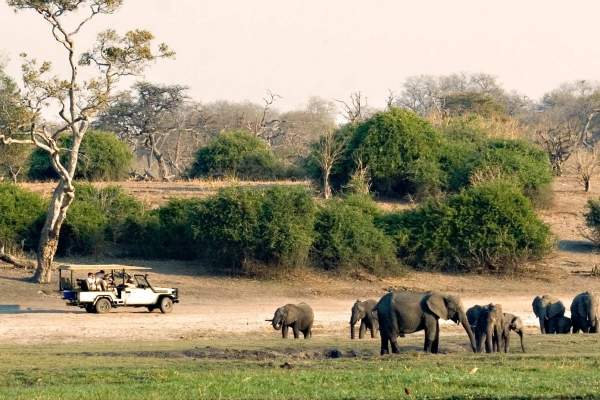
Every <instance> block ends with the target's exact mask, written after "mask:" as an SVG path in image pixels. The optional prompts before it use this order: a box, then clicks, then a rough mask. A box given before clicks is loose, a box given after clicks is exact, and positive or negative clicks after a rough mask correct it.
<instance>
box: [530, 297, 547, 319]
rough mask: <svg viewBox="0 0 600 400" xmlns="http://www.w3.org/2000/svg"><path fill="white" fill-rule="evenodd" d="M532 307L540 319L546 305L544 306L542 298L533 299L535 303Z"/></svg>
mask: <svg viewBox="0 0 600 400" xmlns="http://www.w3.org/2000/svg"><path fill="white" fill-rule="evenodd" d="M531 307H532V308H533V312H534V314H535V316H536V317H539V316H540V315H541V310H542V308H543V307H544V305H543V304H542V298H541V297H540V296H535V299H533V303H531Z"/></svg>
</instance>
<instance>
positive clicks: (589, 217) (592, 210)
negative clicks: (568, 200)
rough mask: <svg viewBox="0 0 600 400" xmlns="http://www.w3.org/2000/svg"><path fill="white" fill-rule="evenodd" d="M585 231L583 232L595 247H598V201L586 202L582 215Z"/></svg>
mask: <svg viewBox="0 0 600 400" xmlns="http://www.w3.org/2000/svg"><path fill="white" fill-rule="evenodd" d="M584 217H585V225H586V228H587V229H586V230H585V231H584V232H583V233H584V235H585V236H586V238H587V239H589V240H590V241H591V242H592V243H594V244H595V245H596V246H599V245H600V199H591V200H588V202H587V205H586V212H585V214H584Z"/></svg>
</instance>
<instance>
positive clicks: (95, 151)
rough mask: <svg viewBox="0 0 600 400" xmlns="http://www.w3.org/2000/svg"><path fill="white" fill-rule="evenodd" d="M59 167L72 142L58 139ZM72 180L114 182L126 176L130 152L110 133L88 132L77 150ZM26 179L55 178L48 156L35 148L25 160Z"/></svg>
mask: <svg viewBox="0 0 600 400" xmlns="http://www.w3.org/2000/svg"><path fill="white" fill-rule="evenodd" d="M60 142H61V147H62V148H64V149H65V150H64V152H63V154H61V160H63V164H64V163H65V162H66V161H67V160H68V157H69V151H68V149H70V148H71V142H72V139H71V138H70V137H63V138H61V139H60ZM79 153H80V154H79V158H78V161H77V172H76V174H75V178H76V179H83V180H87V181H118V180H121V179H124V178H126V177H127V176H128V174H129V169H130V166H131V162H132V160H133V154H132V152H131V149H130V148H129V147H128V146H127V145H126V144H125V143H123V142H122V141H120V140H119V139H118V138H117V137H116V136H115V135H114V134H113V133H110V132H103V131H94V130H92V131H89V132H87V133H86V135H85V137H84V138H83V141H82V143H81V147H80V148H79ZM27 175H28V178H29V179H30V180H33V181H47V180H54V179H58V175H57V174H56V172H55V171H54V168H52V164H51V162H50V158H49V157H48V153H47V152H46V151H44V150H42V149H35V150H34V151H33V152H32V154H31V156H30V159H29V170H28V173H27Z"/></svg>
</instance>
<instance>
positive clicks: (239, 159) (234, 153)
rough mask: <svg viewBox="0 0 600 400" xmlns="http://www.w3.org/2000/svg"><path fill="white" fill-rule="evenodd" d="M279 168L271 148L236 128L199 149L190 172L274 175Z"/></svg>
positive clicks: (197, 174)
mask: <svg viewBox="0 0 600 400" xmlns="http://www.w3.org/2000/svg"><path fill="white" fill-rule="evenodd" d="M280 170H281V166H280V165H279V163H278V161H277V160H276V158H275V156H274V155H273V152H272V151H271V149H270V148H269V146H268V145H267V144H266V143H265V142H264V141H263V140H262V139H260V138H258V137H256V136H255V135H252V134H251V133H250V132H247V131H243V130H238V131H230V132H225V133H222V134H220V135H219V136H217V137H216V138H215V139H214V140H213V141H212V142H211V143H209V144H208V145H207V146H205V147H203V148H201V149H200V150H198V152H197V153H196V159H195V161H194V164H193V165H192V167H191V171H190V175H191V176H192V177H239V178H242V179H274V178H276V177H277V176H278V175H279V174H280V173H281V171H280Z"/></svg>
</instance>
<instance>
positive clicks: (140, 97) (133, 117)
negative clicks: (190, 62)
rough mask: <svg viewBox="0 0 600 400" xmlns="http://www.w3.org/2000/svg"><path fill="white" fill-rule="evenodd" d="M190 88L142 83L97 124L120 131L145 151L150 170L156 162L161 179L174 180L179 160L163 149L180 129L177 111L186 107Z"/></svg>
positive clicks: (149, 172)
mask: <svg viewBox="0 0 600 400" xmlns="http://www.w3.org/2000/svg"><path fill="white" fill-rule="evenodd" d="M186 89H187V88H186V87H184V86H179V85H168V86H163V85H155V84H152V83H148V82H138V83H136V84H135V85H134V93H133V94H132V93H130V92H128V93H125V94H123V95H121V96H120V99H119V101H117V102H115V104H113V105H112V106H111V107H110V108H109V109H107V110H106V111H105V112H103V113H102V114H101V115H100V116H99V117H98V120H97V121H96V122H95V123H94V125H96V126H98V127H100V128H102V129H107V130H111V131H114V132H117V134H118V135H119V137H120V138H121V139H122V140H124V141H126V142H127V143H130V144H131V145H133V147H134V148H136V149H138V150H139V149H143V150H145V151H146V154H147V159H148V170H147V173H148V174H151V169H152V162H153V161H156V163H157V164H158V171H159V176H160V179H161V180H163V181H167V180H171V179H172V178H173V177H174V176H173V174H172V173H171V167H172V166H173V165H174V164H176V162H174V161H173V160H172V159H171V158H170V157H169V156H168V154H165V152H163V150H162V149H163V143H164V142H165V141H166V140H168V138H169V137H170V135H171V133H172V132H174V131H177V130H178V128H180V124H178V121H177V118H176V112H177V111H178V110H179V109H180V108H181V107H182V106H183V103H184V100H185V90H186ZM176 137H177V136H176Z"/></svg>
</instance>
